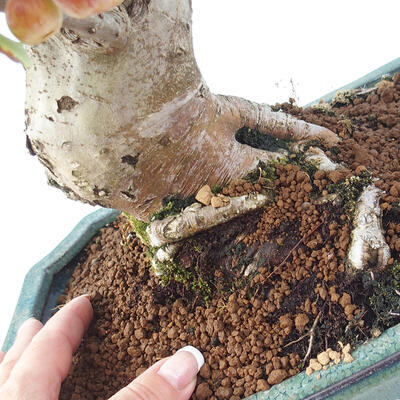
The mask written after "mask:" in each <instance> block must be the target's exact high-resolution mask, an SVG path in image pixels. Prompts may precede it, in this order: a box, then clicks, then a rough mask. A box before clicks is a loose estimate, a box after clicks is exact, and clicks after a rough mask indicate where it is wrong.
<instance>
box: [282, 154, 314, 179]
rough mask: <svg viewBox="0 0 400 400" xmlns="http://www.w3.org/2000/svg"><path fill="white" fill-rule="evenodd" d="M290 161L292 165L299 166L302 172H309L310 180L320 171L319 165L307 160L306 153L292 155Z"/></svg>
mask: <svg viewBox="0 0 400 400" xmlns="http://www.w3.org/2000/svg"><path fill="white" fill-rule="evenodd" d="M288 160H289V163H290V164H294V165H297V166H299V168H300V169H301V170H302V171H304V172H307V174H308V175H309V177H310V178H312V177H313V176H314V174H315V173H316V172H317V171H318V163H317V162H316V161H310V160H307V158H306V155H305V153H304V152H300V153H292V154H290V156H289V159H288Z"/></svg>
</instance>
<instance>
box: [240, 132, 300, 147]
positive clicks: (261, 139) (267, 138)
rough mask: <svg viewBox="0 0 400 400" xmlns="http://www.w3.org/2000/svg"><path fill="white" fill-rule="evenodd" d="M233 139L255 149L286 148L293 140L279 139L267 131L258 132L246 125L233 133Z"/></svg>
mask: <svg viewBox="0 0 400 400" xmlns="http://www.w3.org/2000/svg"><path fill="white" fill-rule="evenodd" d="M235 139H236V140H237V141H238V142H239V143H241V144H247V145H248V146H251V147H254V148H256V149H262V150H268V151H277V150H280V149H285V150H288V149H289V147H290V144H291V143H292V142H293V140H288V139H280V138H277V137H274V136H272V135H270V134H268V133H260V132H259V131H256V130H255V129H250V128H247V127H243V128H241V129H239V130H238V131H237V132H236V134H235Z"/></svg>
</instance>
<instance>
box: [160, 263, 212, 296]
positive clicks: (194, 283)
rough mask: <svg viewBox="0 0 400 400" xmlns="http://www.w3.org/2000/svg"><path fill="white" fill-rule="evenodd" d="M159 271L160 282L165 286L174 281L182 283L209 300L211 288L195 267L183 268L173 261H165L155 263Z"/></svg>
mask: <svg viewBox="0 0 400 400" xmlns="http://www.w3.org/2000/svg"><path fill="white" fill-rule="evenodd" d="M157 267H158V270H159V271H160V272H161V275H160V283H161V285H162V286H164V287H166V286H169V285H170V284H172V283H174V282H179V283H182V284H183V285H184V286H185V287H186V288H187V289H191V290H193V291H194V292H195V293H197V294H198V295H199V296H201V298H202V299H203V301H204V302H205V303H206V304H207V303H208V301H209V300H210V295H211V288H210V285H209V283H208V282H207V281H206V280H205V279H204V278H203V277H202V276H201V275H200V273H199V270H198V268H197V267H194V269H190V270H189V269H186V268H183V267H182V266H181V265H180V264H179V263H177V262H175V261H166V262H163V263H158V264H157Z"/></svg>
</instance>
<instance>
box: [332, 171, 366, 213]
mask: <svg viewBox="0 0 400 400" xmlns="http://www.w3.org/2000/svg"><path fill="white" fill-rule="evenodd" d="M371 183H372V175H371V173H370V172H368V171H367V170H366V171H364V172H362V173H361V174H360V175H359V176H355V175H353V176H351V177H350V178H348V179H346V180H344V181H342V182H339V183H337V184H331V185H327V190H328V191H329V193H336V194H338V195H339V196H340V197H341V198H342V200H343V209H344V212H345V214H346V215H347V216H348V218H349V219H350V220H352V219H353V216H354V212H355V209H356V204H357V201H358V199H359V197H360V195H361V193H362V191H363V190H364V189H365V188H366V187H367V186H368V185H370V184H371Z"/></svg>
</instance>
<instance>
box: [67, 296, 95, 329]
mask: <svg viewBox="0 0 400 400" xmlns="http://www.w3.org/2000/svg"><path fill="white" fill-rule="evenodd" d="M64 308H68V309H72V308H73V309H74V312H76V313H78V314H79V316H80V317H81V319H82V321H84V322H85V326H86V328H87V327H88V326H89V323H90V321H91V320H92V318H93V307H92V303H91V301H90V295H89V294H82V295H80V296H78V297H75V298H73V299H72V300H71V301H69V302H68V303H67V304H66V305H65V306H64V307H63V309H64Z"/></svg>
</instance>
